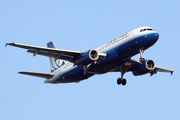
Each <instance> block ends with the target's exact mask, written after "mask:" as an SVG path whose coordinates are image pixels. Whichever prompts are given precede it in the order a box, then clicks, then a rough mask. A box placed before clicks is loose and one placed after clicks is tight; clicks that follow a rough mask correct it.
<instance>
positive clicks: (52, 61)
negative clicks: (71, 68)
mask: <svg viewBox="0 0 180 120" xmlns="http://www.w3.org/2000/svg"><path fill="white" fill-rule="evenodd" d="M47 47H48V48H54V49H57V48H56V46H55V44H54V42H53V41H51V42H49V43H47ZM49 61H50V68H51V72H54V71H55V70H56V69H58V68H60V67H61V66H62V65H64V64H65V61H64V60H61V59H57V60H56V61H55V59H54V58H51V57H49Z"/></svg>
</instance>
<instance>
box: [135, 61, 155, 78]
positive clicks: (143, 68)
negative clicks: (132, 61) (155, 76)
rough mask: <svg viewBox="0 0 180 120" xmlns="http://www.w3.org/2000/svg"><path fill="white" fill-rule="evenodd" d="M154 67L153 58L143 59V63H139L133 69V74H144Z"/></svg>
mask: <svg viewBox="0 0 180 120" xmlns="http://www.w3.org/2000/svg"><path fill="white" fill-rule="evenodd" d="M154 68H155V62H154V61H153V60H145V61H144V62H143V63H141V64H139V65H138V66H137V67H136V68H135V69H134V70H133V75H134V76H138V75H144V74H147V73H149V72H150V71H153V70H154Z"/></svg>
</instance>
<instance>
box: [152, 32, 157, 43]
mask: <svg viewBox="0 0 180 120" xmlns="http://www.w3.org/2000/svg"><path fill="white" fill-rule="evenodd" d="M158 39H159V33H153V34H151V35H150V40H151V42H153V43H155V42H157V40H158Z"/></svg>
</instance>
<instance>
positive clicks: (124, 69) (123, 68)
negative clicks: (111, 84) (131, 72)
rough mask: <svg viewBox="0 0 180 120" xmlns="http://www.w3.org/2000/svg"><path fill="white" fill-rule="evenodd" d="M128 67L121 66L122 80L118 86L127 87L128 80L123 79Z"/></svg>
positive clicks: (119, 79)
mask: <svg viewBox="0 0 180 120" xmlns="http://www.w3.org/2000/svg"><path fill="white" fill-rule="evenodd" d="M127 70H128V67H127V66H121V68H120V71H121V78H118V79H117V84H118V85H120V84H122V85H126V83H127V81H126V79H124V78H123V76H124V74H125V73H126V72H127Z"/></svg>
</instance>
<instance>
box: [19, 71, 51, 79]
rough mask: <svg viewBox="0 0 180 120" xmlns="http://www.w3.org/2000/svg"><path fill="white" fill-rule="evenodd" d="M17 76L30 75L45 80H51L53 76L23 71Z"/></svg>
mask: <svg viewBox="0 0 180 120" xmlns="http://www.w3.org/2000/svg"><path fill="white" fill-rule="evenodd" d="M19 74H24V75H30V76H34V77H40V78H46V79H50V78H52V77H53V76H54V75H53V74H46V73H35V72H23V71H21V72H19Z"/></svg>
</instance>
